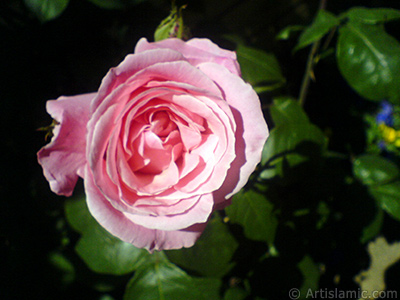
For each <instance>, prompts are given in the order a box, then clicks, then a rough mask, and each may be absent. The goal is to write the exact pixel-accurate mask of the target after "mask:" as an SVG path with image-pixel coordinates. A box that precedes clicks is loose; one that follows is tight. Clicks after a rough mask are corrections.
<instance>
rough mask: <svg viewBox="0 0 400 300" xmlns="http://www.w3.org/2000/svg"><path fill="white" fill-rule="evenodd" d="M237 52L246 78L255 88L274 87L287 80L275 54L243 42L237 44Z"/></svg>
mask: <svg viewBox="0 0 400 300" xmlns="http://www.w3.org/2000/svg"><path fill="white" fill-rule="evenodd" d="M236 54H237V58H238V61H239V64H240V68H241V70H242V76H243V78H244V80H245V81H247V82H249V83H250V84H251V85H252V86H253V87H254V88H262V87H265V88H266V89H268V88H269V87H270V88H271V89H274V87H277V86H281V85H283V84H284V83H285V82H286V79H285V77H283V75H282V71H281V68H280V66H279V63H278V60H277V59H276V57H275V56H274V55H273V54H271V53H267V52H265V51H262V50H259V49H255V48H251V47H247V46H244V45H242V44H239V45H238V46H237V48H236Z"/></svg>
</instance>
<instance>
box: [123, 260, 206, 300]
mask: <svg viewBox="0 0 400 300" xmlns="http://www.w3.org/2000/svg"><path fill="white" fill-rule="evenodd" d="M196 283H197V282H196V280H194V279H193V278H192V277H190V276H189V275H188V274H186V273H185V272H184V271H182V270H181V269H179V268H178V267H177V266H175V265H174V264H172V263H170V262H169V261H168V260H167V259H166V257H165V255H164V254H163V253H160V252H155V253H153V254H152V255H151V259H149V260H148V261H147V262H146V263H145V264H143V265H142V266H141V267H140V268H139V269H138V270H137V271H136V272H135V275H134V277H133V278H132V280H131V281H130V282H129V283H128V286H127V288H126V290H125V295H124V300H176V299H185V300H208V298H207V297H206V295H205V294H204V293H203V292H202V290H201V289H199V288H198V286H197V285H196Z"/></svg>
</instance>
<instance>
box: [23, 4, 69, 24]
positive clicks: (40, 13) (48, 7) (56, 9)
mask: <svg viewBox="0 0 400 300" xmlns="http://www.w3.org/2000/svg"><path fill="white" fill-rule="evenodd" d="M24 2H25V5H26V6H27V7H28V8H29V9H30V10H31V11H32V12H33V13H34V14H35V15H36V16H37V17H38V19H39V20H40V21H41V22H46V21H50V20H52V19H55V18H57V17H58V16H59V15H61V14H62V12H63V11H64V10H65V9H66V8H67V5H68V3H69V0H24Z"/></svg>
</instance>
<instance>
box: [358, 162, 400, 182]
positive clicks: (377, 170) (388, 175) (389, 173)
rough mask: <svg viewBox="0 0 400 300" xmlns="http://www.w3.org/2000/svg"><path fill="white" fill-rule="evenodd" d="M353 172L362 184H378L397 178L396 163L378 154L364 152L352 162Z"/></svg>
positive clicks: (399, 173) (398, 173)
mask: <svg viewBox="0 0 400 300" xmlns="http://www.w3.org/2000/svg"><path fill="white" fill-rule="evenodd" d="M353 172H354V175H355V177H356V178H358V179H359V180H360V181H361V182H362V183H363V184H366V185H380V184H385V183H389V182H391V181H393V180H396V179H398V178H399V175H400V172H399V169H398V167H397V165H396V164H394V163H393V162H391V161H390V160H388V159H386V158H383V157H381V156H378V155H371V154H365V155H362V156H360V157H358V158H356V159H355V160H354V162H353Z"/></svg>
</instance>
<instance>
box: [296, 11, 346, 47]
mask: <svg viewBox="0 0 400 300" xmlns="http://www.w3.org/2000/svg"><path fill="white" fill-rule="evenodd" d="M336 26H339V19H338V18H337V17H336V16H335V15H334V14H332V13H330V12H328V11H326V10H319V11H318V14H317V16H316V17H315V19H314V21H313V23H312V24H311V25H310V26H309V27H307V28H306V29H305V30H304V31H303V33H302V34H301V35H300V37H299V41H298V43H297V45H296V47H295V48H294V50H293V51H297V50H299V49H301V48H304V47H307V46H308V45H311V44H312V43H314V42H316V41H318V40H320V39H321V38H322V37H323V36H324V35H325V34H327V33H328V32H329V30H331V29H332V28H333V27H336Z"/></svg>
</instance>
